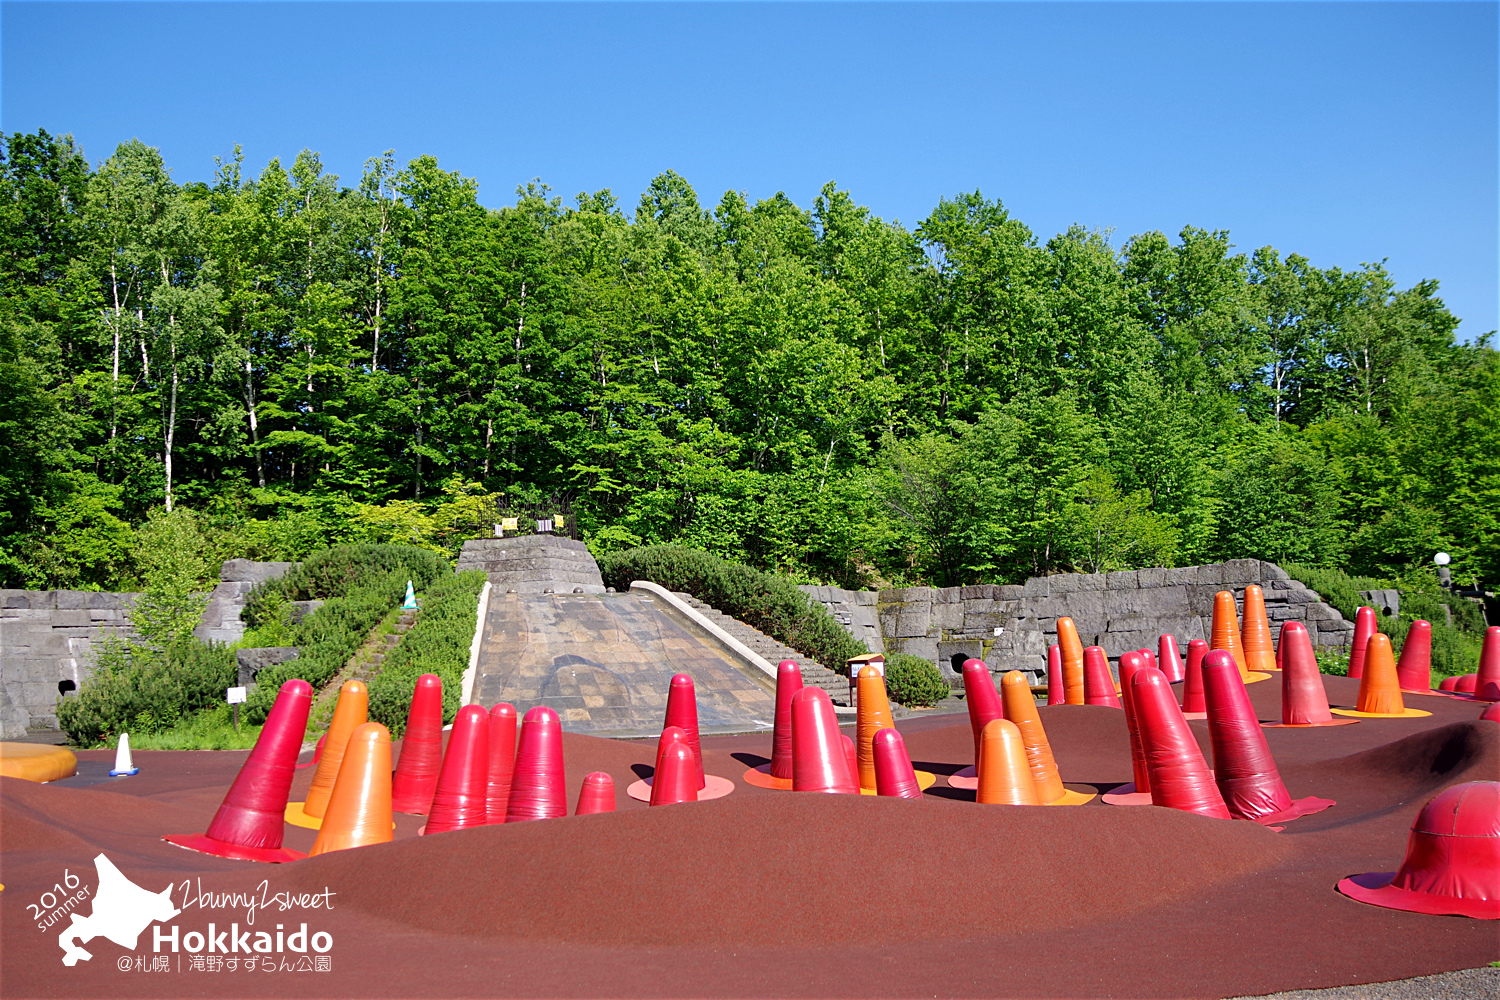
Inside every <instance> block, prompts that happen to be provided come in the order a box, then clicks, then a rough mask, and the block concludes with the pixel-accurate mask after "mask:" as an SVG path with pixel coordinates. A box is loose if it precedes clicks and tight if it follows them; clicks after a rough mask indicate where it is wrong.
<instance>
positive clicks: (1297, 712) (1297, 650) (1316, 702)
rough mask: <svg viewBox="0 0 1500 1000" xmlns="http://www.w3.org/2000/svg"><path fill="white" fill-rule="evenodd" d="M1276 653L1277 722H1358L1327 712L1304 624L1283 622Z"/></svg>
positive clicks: (1315, 658) (1335, 723) (1316, 663)
mask: <svg viewBox="0 0 1500 1000" xmlns="http://www.w3.org/2000/svg"><path fill="white" fill-rule="evenodd" d="M1276 655H1277V656H1279V657H1280V658H1281V725H1283V726H1342V725H1346V724H1348V723H1349V722H1351V721H1358V720H1348V719H1335V718H1334V717H1333V713H1331V712H1330V711H1328V692H1327V691H1325V690H1324V689H1323V677H1322V675H1321V674H1319V673H1318V658H1317V657H1316V656H1314V655H1313V648H1312V636H1311V635H1310V634H1309V633H1308V631H1307V626H1306V625H1303V624H1302V623H1301V622H1284V623H1283V624H1282V626H1281V641H1280V642H1279V643H1278V644H1277V649H1276Z"/></svg>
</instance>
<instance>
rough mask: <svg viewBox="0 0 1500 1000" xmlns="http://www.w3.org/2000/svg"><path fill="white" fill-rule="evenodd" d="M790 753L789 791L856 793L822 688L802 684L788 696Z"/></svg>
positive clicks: (856, 782)
mask: <svg viewBox="0 0 1500 1000" xmlns="http://www.w3.org/2000/svg"><path fill="white" fill-rule="evenodd" d="M792 756H793V765H794V766H793V772H792V790H793V791H798V792H838V793H843V794H848V795H858V794H859V778H858V777H857V772H855V771H851V770H850V769H849V758H848V755H847V754H846V752H845V750H844V743H843V740H842V739H840V737H839V724H838V719H837V718H836V717H835V715H834V713H833V702H832V701H830V700H829V698H828V692H827V691H824V690H823V689H822V688H815V687H805V688H803V689H802V690H801V691H798V692H797V694H796V696H795V697H793V698H792Z"/></svg>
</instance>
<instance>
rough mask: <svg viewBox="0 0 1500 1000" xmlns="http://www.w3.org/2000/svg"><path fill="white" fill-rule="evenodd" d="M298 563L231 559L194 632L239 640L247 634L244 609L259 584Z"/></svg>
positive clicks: (207, 637) (225, 640)
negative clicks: (241, 616) (243, 618)
mask: <svg viewBox="0 0 1500 1000" xmlns="http://www.w3.org/2000/svg"><path fill="white" fill-rule="evenodd" d="M295 565H296V563H289V562H254V561H253V560H250V559H229V560H227V561H226V562H225V563H224V565H223V566H222V567H221V568H220V570H219V585H218V586H217V587H215V588H214V589H213V591H212V592H211V593H210V594H209V595H208V607H206V608H204V610H203V621H202V622H200V623H199V625H198V627H197V628H195V629H193V635H195V636H197V637H198V638H199V639H202V640H203V641H204V642H222V643H226V644H228V643H236V642H239V641H240V640H241V639H243V638H244V637H245V623H244V622H243V621H241V620H240V612H241V611H244V610H245V601H246V600H247V599H248V598H249V597H250V591H252V590H254V589H255V585H256V584H258V583H264V582H266V581H267V580H274V579H276V578H277V577H281V576H285V575H286V573H287V571H288V570H290V569H291V568H292V567H293V566H295Z"/></svg>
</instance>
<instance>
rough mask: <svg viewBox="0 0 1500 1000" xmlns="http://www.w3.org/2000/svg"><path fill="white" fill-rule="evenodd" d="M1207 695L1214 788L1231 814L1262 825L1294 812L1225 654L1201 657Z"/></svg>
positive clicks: (1217, 652)
mask: <svg viewBox="0 0 1500 1000" xmlns="http://www.w3.org/2000/svg"><path fill="white" fill-rule="evenodd" d="M1203 692H1204V695H1205V696H1206V697H1207V699H1208V737H1209V740H1210V741H1211V743H1212V745H1213V750H1214V784H1216V785H1218V786H1219V795H1220V796H1222V797H1223V799H1224V805H1225V806H1227V807H1228V809H1229V815H1231V816H1233V817H1234V818H1235V819H1250V820H1261V821H1263V820H1265V819H1266V818H1267V817H1270V816H1273V815H1280V814H1284V813H1288V812H1290V811H1291V809H1292V797H1291V796H1290V795H1288V794H1287V790H1286V785H1285V784H1284V783H1283V782H1282V780H1281V772H1280V771H1279V770H1277V768H1276V761H1275V759H1274V758H1273V757H1272V756H1271V748H1270V747H1269V746H1267V745H1266V736H1265V731H1264V730H1262V729H1261V728H1260V722H1259V721H1258V720H1257V719H1256V718H1255V710H1254V709H1253V708H1251V707H1250V694H1249V692H1247V691H1246V690H1245V682H1244V681H1243V680H1241V679H1240V672H1239V668H1238V667H1236V666H1235V665H1234V661H1233V660H1232V659H1230V657H1229V654H1228V653H1225V652H1224V651H1223V650H1215V651H1214V652H1211V653H1209V654H1208V655H1207V656H1205V657H1204V658H1203ZM1324 808H1327V807H1326V806H1324ZM1282 818H1290V817H1282Z"/></svg>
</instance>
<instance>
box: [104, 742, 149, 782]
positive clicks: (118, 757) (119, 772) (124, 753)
mask: <svg viewBox="0 0 1500 1000" xmlns="http://www.w3.org/2000/svg"><path fill="white" fill-rule="evenodd" d="M140 772H141V769H140V768H138V767H136V766H135V763H134V762H133V761H132V760H131V759H130V734H129V733H121V734H120V745H119V746H117V747H115V766H114V767H113V768H112V769H111V770H110V772H109V776H110V777H111V778H119V777H122V776H124V775H127V774H139V773H140Z"/></svg>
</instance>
